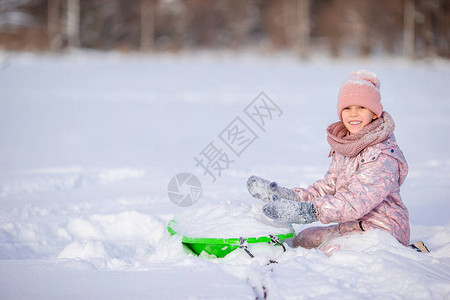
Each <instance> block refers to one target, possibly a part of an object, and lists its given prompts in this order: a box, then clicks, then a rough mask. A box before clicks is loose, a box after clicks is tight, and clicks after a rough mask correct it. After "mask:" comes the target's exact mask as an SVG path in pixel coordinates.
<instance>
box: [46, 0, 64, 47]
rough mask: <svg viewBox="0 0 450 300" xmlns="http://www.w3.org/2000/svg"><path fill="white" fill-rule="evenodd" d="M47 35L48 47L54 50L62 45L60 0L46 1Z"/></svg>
mask: <svg viewBox="0 0 450 300" xmlns="http://www.w3.org/2000/svg"><path fill="white" fill-rule="evenodd" d="M47 11H48V12H47V35H48V39H49V44H50V49H51V50H53V51H55V50H59V49H61V47H62V35H61V16H60V11H61V1H60V0H48V3H47Z"/></svg>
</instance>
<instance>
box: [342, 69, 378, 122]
mask: <svg viewBox="0 0 450 300" xmlns="http://www.w3.org/2000/svg"><path fill="white" fill-rule="evenodd" d="M350 105H359V106H364V107H365V108H368V109H369V110H370V111H371V112H373V113H374V114H376V115H377V117H381V115H382V113H383V105H381V96H380V80H379V79H378V76H377V75H376V74H375V73H372V72H370V71H366V70H361V71H356V72H353V73H352V74H350V76H349V77H348V78H347V80H346V81H345V82H344V83H343V84H342V86H341V90H340V91H339V98H338V104H337V112H338V115H339V118H340V119H342V115H341V113H342V110H343V109H344V108H346V107H348V106H350Z"/></svg>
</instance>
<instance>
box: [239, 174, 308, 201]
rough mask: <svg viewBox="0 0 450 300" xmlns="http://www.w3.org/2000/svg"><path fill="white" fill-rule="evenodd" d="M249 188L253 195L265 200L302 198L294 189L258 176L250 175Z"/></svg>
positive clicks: (296, 199)
mask: <svg viewBox="0 0 450 300" xmlns="http://www.w3.org/2000/svg"><path fill="white" fill-rule="evenodd" d="M247 189H248V191H249V192H250V194H251V195H252V196H253V197H255V198H257V199H261V200H262V201H264V202H271V201H276V200H280V199H287V200H292V201H298V200H300V199H299V197H298V195H297V193H296V192H294V191H293V190H291V189H288V188H285V187H282V186H278V184H277V183H276V182H270V181H269V180H265V179H263V178H261V177H258V176H250V178H249V179H248V180H247Z"/></svg>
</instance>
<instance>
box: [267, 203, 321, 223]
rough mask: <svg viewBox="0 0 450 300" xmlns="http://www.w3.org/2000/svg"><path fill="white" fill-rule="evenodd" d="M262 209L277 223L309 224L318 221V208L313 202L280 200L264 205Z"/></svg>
mask: <svg viewBox="0 0 450 300" xmlns="http://www.w3.org/2000/svg"><path fill="white" fill-rule="evenodd" d="M262 211H263V213H264V214H265V215H266V216H267V217H269V218H271V219H274V220H275V222H277V223H283V224H292V223H297V224H309V223H312V222H315V221H317V214H316V208H315V206H314V204H313V203H311V202H299V201H289V200H280V201H275V202H271V203H268V204H266V205H264V206H263V208H262Z"/></svg>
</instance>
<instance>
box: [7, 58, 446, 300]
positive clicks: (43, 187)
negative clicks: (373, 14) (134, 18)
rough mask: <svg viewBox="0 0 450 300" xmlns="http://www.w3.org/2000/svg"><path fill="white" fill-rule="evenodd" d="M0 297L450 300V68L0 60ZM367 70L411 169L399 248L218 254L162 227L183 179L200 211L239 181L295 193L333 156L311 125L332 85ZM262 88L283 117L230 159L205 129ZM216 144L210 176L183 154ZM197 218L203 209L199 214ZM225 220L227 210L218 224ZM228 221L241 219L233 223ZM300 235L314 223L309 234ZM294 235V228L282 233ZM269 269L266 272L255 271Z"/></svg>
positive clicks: (346, 242)
mask: <svg viewBox="0 0 450 300" xmlns="http://www.w3.org/2000/svg"><path fill="white" fill-rule="evenodd" d="M0 59H1V62H0V67H1V69H0V102H1V109H0V124H1V125H0V143H1V147H0V166H1V168H0V203H1V207H0V257H1V260H0V298H1V299H96V300H97V299H186V298H190V299H208V298H213V299H221V298H222V299H255V298H259V299H262V298H264V296H266V298H268V299H330V298H331V299H333V298H334V299H448V298H449V297H450V223H449V219H448V211H449V208H450V204H449V203H450V202H449V201H448V195H450V189H449V172H448V170H449V168H450V160H449V159H448V153H449V146H448V138H446V137H447V136H448V128H449V123H450V121H449V118H448V115H449V112H450V102H449V101H448V95H449V92H450V90H449V85H448V82H449V79H450V65H449V63H448V62H445V61H439V62H437V63H431V64H420V63H416V64H409V63H405V62H403V61H396V60H375V61H328V60H319V59H313V60H312V61H310V62H308V63H302V62H299V61H298V60H296V59H295V58H293V57H289V56H278V57H270V58H265V57H257V56H252V55H246V54H243V55H241V56H228V55H219V56H217V55H209V54H203V55H196V56H193V55H189V54H184V55H181V56H179V57H172V56H162V55H161V56H154V57H145V56H137V55H136V56H133V55H128V56H122V55H116V54H109V55H103V54H99V53H78V54H77V53H73V54H71V55H61V56H37V55H32V54H29V55H27V54H20V55H18V54H9V55H3V56H0ZM359 69H368V70H371V71H374V72H375V73H377V75H378V76H379V77H380V80H381V81H382V82H381V86H382V88H381V93H382V97H383V100H382V101H383V105H384V107H385V109H386V110H387V111H388V112H389V113H390V114H391V115H392V116H393V118H394V120H395V121H396V126H397V127H396V137H397V141H398V143H399V145H400V147H401V148H402V150H403V152H404V154H405V156H406V158H407V160H408V163H409V166H410V174H409V176H408V178H407V179H406V182H405V184H404V185H403V186H402V196H403V199H404V202H405V204H406V205H407V207H408V208H409V211H410V216H411V224H412V228H411V235H412V236H411V240H412V241H417V240H423V241H424V242H425V243H426V245H427V246H428V248H429V249H430V250H431V253H429V254H422V253H417V252H415V251H413V250H411V249H408V248H405V247H403V246H401V245H399V243H398V242H397V241H396V240H395V239H393V238H392V237H391V236H390V235H389V234H387V233H385V232H382V231H370V232H367V233H365V234H363V235H358V236H354V237H352V236H349V237H343V238H342V239H341V240H340V243H341V245H342V247H341V248H342V249H343V250H342V251H339V252H336V253H334V254H333V255H332V256H331V257H327V256H326V255H324V254H323V253H321V252H320V251H318V250H306V249H289V248H288V251H287V252H285V253H283V252H282V249H281V247H273V246H270V245H265V244H261V245H255V244H250V245H249V249H250V251H252V253H253V254H254V255H255V258H254V259H251V258H250V257H249V256H248V255H247V254H246V253H245V252H244V251H243V250H242V249H238V250H236V251H234V252H232V253H230V254H229V255H228V256H227V257H225V258H223V259H216V258H213V257H209V256H208V255H204V256H203V257H201V258H199V257H195V256H191V255H188V254H186V252H185V251H184V249H183V248H182V246H181V242H180V241H181V238H180V237H179V236H173V237H170V236H169V235H168V233H167V232H166V225H167V222H168V221H169V220H171V219H172V218H173V217H174V216H175V215H178V214H182V213H183V212H184V209H183V208H180V207H176V206H175V205H173V203H172V202H170V201H169V199H168V196H167V184H168V182H169V181H170V179H171V178H172V177H173V176H174V175H176V174H178V173H181V172H192V173H194V174H196V176H198V178H199V179H200V180H201V182H202V188H203V191H202V198H201V199H200V200H199V202H198V203H197V204H196V206H195V207H193V208H196V209H198V212H196V213H198V214H201V213H202V212H203V210H205V211H206V210H207V209H210V207H211V206H210V205H217V207H221V206H224V205H228V203H229V202H232V203H234V204H236V205H240V203H243V207H248V205H252V204H254V203H255V201H257V200H255V199H254V198H253V197H251V196H250V195H249V194H248V192H247V190H246V186H245V183H246V180H247V178H248V176H249V175H251V174H258V175H259V176H261V177H263V178H271V179H273V180H276V181H277V182H278V183H279V184H280V185H282V186H286V187H293V186H302V187H305V186H307V185H308V184H310V183H312V182H313V181H315V180H317V179H318V178H322V177H323V175H324V174H325V172H326V170H327V168H328V165H329V163H330V160H329V158H328V153H329V146H328V144H327V142H326V134H325V129H326V127H327V126H328V125H329V124H331V123H332V122H334V121H336V98H337V93H338V91H339V87H340V84H341V83H342V82H343V81H344V80H345V78H346V77H347V76H348V74H350V72H352V71H354V70H359ZM261 91H264V92H265V93H266V94H267V95H268V96H269V97H271V99H273V101H274V102H276V103H277V105H278V106H280V107H281V108H282V109H283V115H282V116H281V117H280V118H278V119H274V120H273V121H271V122H270V123H268V124H267V127H266V128H265V129H266V131H262V130H260V129H258V128H257V127H252V128H253V129H254V130H255V133H256V134H257V135H258V139H256V140H255V141H254V143H253V144H251V145H250V146H249V147H248V148H247V149H246V150H245V151H244V152H243V153H242V154H241V155H240V157H237V156H233V153H232V152H231V151H230V150H229V149H227V148H226V147H227V146H226V145H224V144H221V143H220V139H219V138H218V135H219V134H220V133H221V132H222V131H223V130H224V129H225V128H226V126H227V125H228V124H230V122H231V121H232V120H233V119H235V118H236V117H237V116H239V117H241V118H242V120H244V121H245V122H246V123H247V125H248V126H254V124H253V125H252V121H251V120H249V119H248V118H246V116H245V114H244V113H243V110H244V108H245V107H246V106H247V105H248V104H249V103H250V102H251V101H252V100H253V99H254V98H255V97H256V96H257V95H258V94H259V93H260V92H261ZM211 141H214V143H215V144H216V145H217V146H218V147H220V148H221V149H222V150H223V151H229V152H228V153H229V155H230V159H231V160H234V162H232V163H230V166H229V169H228V170H223V171H222V175H221V176H220V177H218V178H217V180H216V182H214V183H212V182H211V181H212V180H211V178H210V177H209V176H208V175H204V171H203V170H202V169H200V168H198V167H195V165H196V162H195V161H194V159H193V157H194V156H198V155H199V153H200V152H201V151H202V150H203V149H204V148H205V147H206V146H207V145H208V144H209V143H210V142H211ZM208 207H209V208H208ZM227 217H229V218H230V219H233V216H227ZM236 222H238V220H236ZM312 225H318V223H313V224H312ZM294 228H295V229H296V231H297V232H298V231H300V230H302V229H304V228H306V226H305V225H296V226H295V227H294ZM269 260H276V261H278V264H269V265H267V263H268V262H269Z"/></svg>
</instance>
